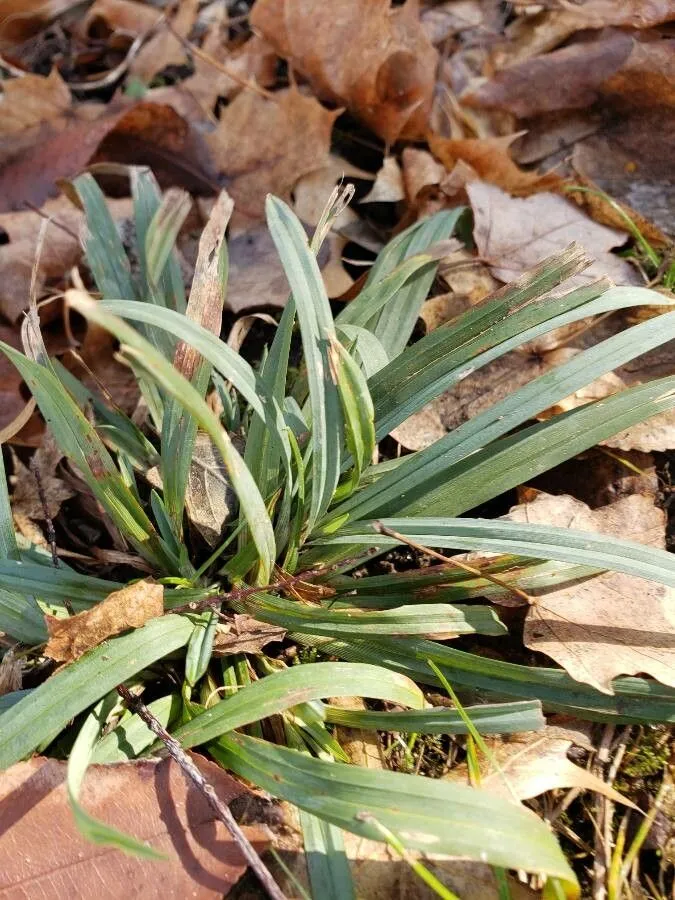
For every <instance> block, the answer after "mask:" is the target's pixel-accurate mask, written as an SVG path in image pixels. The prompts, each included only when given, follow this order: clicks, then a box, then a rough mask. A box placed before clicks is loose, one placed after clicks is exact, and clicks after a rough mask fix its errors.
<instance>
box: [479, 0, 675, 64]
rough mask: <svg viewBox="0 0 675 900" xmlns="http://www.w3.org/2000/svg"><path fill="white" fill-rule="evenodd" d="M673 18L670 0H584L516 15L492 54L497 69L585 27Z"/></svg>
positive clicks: (649, 24)
mask: <svg viewBox="0 0 675 900" xmlns="http://www.w3.org/2000/svg"><path fill="white" fill-rule="evenodd" d="M672 17H673V6H672V2H671V0H623V2H621V3H616V2H615V0H585V2H583V3H575V4H572V3H565V4H564V6H563V7H559V6H556V7H552V8H548V9H543V10H541V11H540V12H539V13H538V14H535V15H524V16H519V17H517V18H516V19H515V20H514V22H512V23H511V24H510V25H509V26H508V27H507V28H506V32H505V40H504V42H503V43H502V44H501V45H500V46H499V47H497V48H496V49H495V51H494V53H493V54H492V62H493V65H494V66H495V67H496V68H497V69H503V68H504V67H505V66H508V65H511V64H514V63H516V62H518V61H520V60H522V59H527V58H528V57H532V56H538V55H539V54H541V53H545V52H546V51H548V50H552V49H553V48H554V47H557V46H559V45H560V44H562V43H563V41H565V40H566V38H568V37H569V36H570V35H572V34H574V33H575V32H577V31H585V30H587V29H596V30H600V29H602V28H607V27H610V26H614V27H615V28H636V29H643V28H652V27H653V26H654V25H660V24H661V23H662V22H667V21H669V20H670V19H672Z"/></svg>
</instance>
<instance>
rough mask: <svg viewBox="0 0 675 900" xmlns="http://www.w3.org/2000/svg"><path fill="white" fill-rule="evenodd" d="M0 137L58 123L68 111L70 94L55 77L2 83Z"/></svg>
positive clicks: (51, 73)
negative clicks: (37, 126)
mask: <svg viewBox="0 0 675 900" xmlns="http://www.w3.org/2000/svg"><path fill="white" fill-rule="evenodd" d="M2 86H3V96H2V103H0V134H1V135H10V134H12V135H13V134H16V133H17V132H20V131H23V130H25V129H27V128H31V127H33V126H36V125H41V124H42V123H43V122H50V121H52V120H53V119H58V118H59V117H60V116H62V115H63V114H64V113H65V112H67V111H68V110H69V109H70V103H71V101H70V91H69V90H68V86H67V84H66V83H65V82H64V80H63V78H61V76H60V75H59V73H58V70H57V69H52V71H51V72H50V74H49V75H48V76H46V77H45V76H43V75H25V76H24V77H23V78H11V79H8V80H6V81H3V85H2Z"/></svg>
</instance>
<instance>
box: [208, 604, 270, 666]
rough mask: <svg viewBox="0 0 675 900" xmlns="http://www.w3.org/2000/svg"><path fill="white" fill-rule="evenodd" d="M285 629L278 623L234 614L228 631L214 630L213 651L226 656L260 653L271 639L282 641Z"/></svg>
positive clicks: (217, 654)
mask: <svg viewBox="0 0 675 900" xmlns="http://www.w3.org/2000/svg"><path fill="white" fill-rule="evenodd" d="M285 636H286V630H285V629H284V628H280V627H279V626H278V625H268V624H267V623H266V622H258V620H257V619H254V618H253V616H247V615H238V614H235V616H234V624H233V626H232V628H231V630H230V631H228V632H227V633H223V632H222V631H217V632H216V637H215V639H214V641H213V652H214V654H215V655H216V656H228V655H229V654H231V653H261V652H262V650H263V647H266V646H267V644H270V643H272V641H283V639H284V637H285Z"/></svg>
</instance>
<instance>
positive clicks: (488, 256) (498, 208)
mask: <svg viewBox="0 0 675 900" xmlns="http://www.w3.org/2000/svg"><path fill="white" fill-rule="evenodd" d="M467 192H468V195H469V199H470V202H471V207H472V209H473V214H474V231H473V235H474V239H475V241H476V246H477V247H478V252H479V253H480V255H481V256H482V257H483V259H484V260H485V261H486V262H487V263H488V264H489V266H490V269H491V271H492V274H493V275H494V276H495V278H499V280H500V281H504V282H508V281H513V280H515V279H516V278H518V277H519V276H520V275H521V274H522V273H523V272H524V271H525V270H526V269H528V268H530V267H531V266H533V265H535V264H536V263H538V262H541V261H542V260H543V259H545V258H546V257H547V256H550V255H551V254H553V253H556V252H558V251H560V250H562V249H563V248H564V247H567V246H568V245H569V244H570V243H571V242H572V241H579V243H580V244H582V246H583V247H584V249H585V250H586V251H588V253H589V254H590V255H591V256H592V257H593V258H594V259H595V262H594V263H593V264H592V265H591V266H590V267H589V268H587V269H585V271H584V272H583V273H581V274H580V275H575V276H574V278H571V279H569V280H568V281H566V282H565V290H569V289H570V288H572V287H578V286H579V285H582V284H588V283H590V282H591V281H595V280H597V279H598V278H600V277H602V276H603V275H607V276H609V277H610V278H611V279H612V281H614V282H615V284H640V283H641V281H642V280H641V278H640V275H639V273H638V272H637V270H636V269H634V268H633V267H632V266H631V265H629V264H628V263H627V262H625V261H624V260H622V259H620V258H619V257H617V256H614V255H613V254H612V253H610V252H609V251H610V250H611V249H612V248H613V247H619V246H621V244H623V243H625V241H626V238H627V235H626V234H625V233H624V232H621V231H618V230H617V229H614V228H608V227H607V226H605V225H600V224H599V223H597V222H593V221H592V220H591V219H589V218H588V217H587V216H586V215H584V213H583V212H581V210H579V209H578V208H577V207H576V206H575V205H574V204H573V203H570V202H568V201H567V200H564V199H563V198H562V197H558V196H556V195H555V194H537V195H536V196H533V197H526V198H514V197H509V195H508V194H506V193H505V192H504V191H502V190H500V189H499V188H498V187H496V186H495V185H492V184H485V183H484V182H478V181H473V182H471V183H470V184H468V185H467Z"/></svg>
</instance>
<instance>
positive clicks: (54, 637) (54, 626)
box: [44, 579, 164, 663]
mask: <svg viewBox="0 0 675 900" xmlns="http://www.w3.org/2000/svg"><path fill="white" fill-rule="evenodd" d="M163 612H164V588H163V587H162V585H161V584H155V583H154V582H153V581H151V580H149V579H148V580H146V579H144V580H143V581H137V582H134V584H130V585H128V586H127V587H124V588H121V589H120V590H119V591H113V593H112V594H109V595H108V596H107V597H106V598H105V600H102V601H101V602H100V603H97V604H96V606H92V607H91V609H87V610H85V611H84V612H81V613H78V614H77V615H75V616H69V617H68V618H66V619H58V618H56V616H45V621H46V623H47V631H48V632H49V642H48V643H47V646H46V647H45V650H44V654H45V656H48V657H49V658H50V659H55V660H56V661H57V662H64V663H69V662H72V661H73V660H75V659H77V658H78V657H79V656H82V654H83V653H86V652H87V650H91V648H92V647H96V646H98V644H100V643H102V642H103V641H105V640H106V639H107V638H109V637H113V636H114V635H116V634H120V633H121V632H123V631H128V629H130V628H141V627H142V626H143V625H145V623H146V622H147V621H148V620H149V619H154V618H156V617H157V616H161V615H162V614H163Z"/></svg>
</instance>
